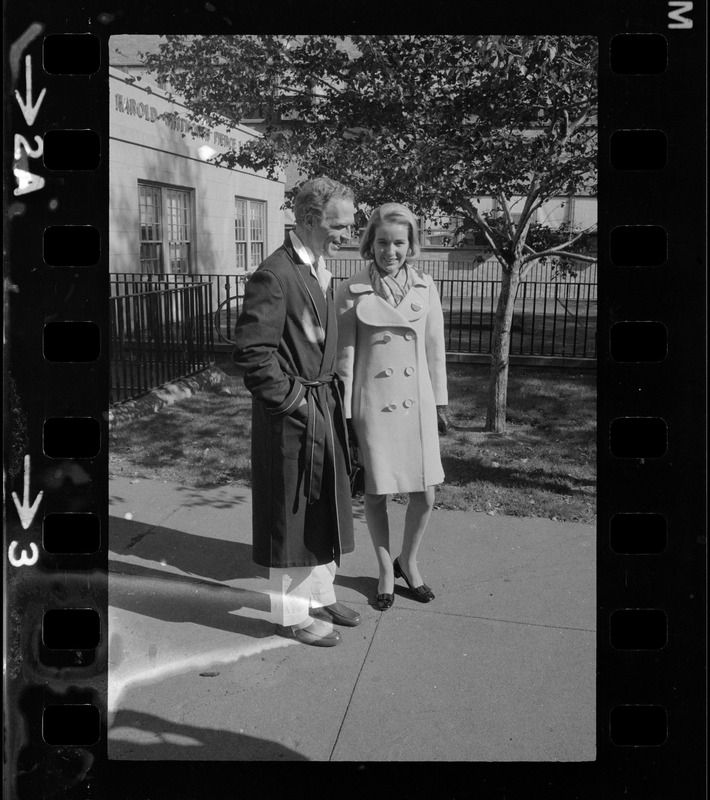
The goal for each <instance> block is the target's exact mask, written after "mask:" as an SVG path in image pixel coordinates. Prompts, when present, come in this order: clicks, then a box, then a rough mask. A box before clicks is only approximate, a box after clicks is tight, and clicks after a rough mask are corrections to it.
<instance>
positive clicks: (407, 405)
mask: <svg viewBox="0 0 710 800" xmlns="http://www.w3.org/2000/svg"><path fill="white" fill-rule="evenodd" d="M402 405H403V406H404V407H405V408H411V407H412V406H413V405H414V400H405V401H404V402H403V403H402Z"/></svg>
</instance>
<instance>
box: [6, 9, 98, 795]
mask: <svg viewBox="0 0 710 800" xmlns="http://www.w3.org/2000/svg"><path fill="white" fill-rule="evenodd" d="M6 59H7V62H9V67H10V69H9V70H6V72H9V79H8V78H6V81H7V82H8V83H10V82H11V85H10V87H9V90H8V89H7V84H6V96H7V97H9V98H10V99H11V104H12V105H11V108H12V113H11V115H8V120H9V119H11V120H12V128H11V130H10V131H8V133H9V134H10V136H11V148H8V147H7V144H8V143H7V142H6V148H5V153H6V156H7V155H11V160H10V159H7V158H6V169H5V178H6V180H5V186H6V220H7V222H6V232H7V238H6V242H7V243H8V252H9V259H6V264H5V297H4V306H5V308H4V310H5V321H4V325H5V339H4V365H5V378H6V380H5V397H4V408H5V411H6V414H5V421H6V428H5V442H4V444H5V451H4V452H5V463H4V469H5V471H6V474H5V485H8V484H9V485H10V486H11V487H12V488H13V489H14V490H15V491H12V493H11V499H10V497H8V498H7V499H8V501H9V502H8V503H6V508H5V514H6V520H5V521H6V525H5V536H6V540H5V548H4V549H5V556H6V557H5V566H4V573H5V575H4V577H5V578H6V580H5V582H4V585H5V601H6V608H8V609H9V613H8V615H7V618H6V623H7V625H8V636H7V638H6V659H7V681H6V696H5V707H6V709H12V710H13V713H12V716H11V717H10V720H9V724H8V725H7V727H6V730H7V737H6V747H7V749H6V755H7V758H8V762H10V763H12V764H13V769H14V771H15V778H14V780H15V781H16V785H15V786H10V787H9V789H10V792H11V794H10V795H8V796H13V797H14V796H36V797H45V796H51V793H52V792H53V793H57V792H59V791H60V790H62V789H68V788H70V787H71V786H74V785H79V786H80V785H81V784H82V782H83V779H84V778H85V777H86V775H87V773H88V774H91V773H90V771H91V770H92V769H93V768H94V766H95V763H96V754H97V752H99V751H100V749H101V748H102V747H103V746H104V745H103V742H104V741H105V731H106V726H105V722H104V719H105V711H104V708H105V694H106V664H107V653H108V641H107V585H106V579H107V575H106V563H107V541H106V522H107V506H108V497H107V459H106V444H107V438H108V428H107V422H106V405H107V397H108V394H107V393H108V390H109V386H108V380H107V379H108V353H107V342H108V339H107V323H106V314H105V305H106V301H105V298H106V297H108V277H107V275H108V260H107V257H108V254H107V251H106V242H105V239H104V233H105V223H104V215H105V212H106V207H107V192H106V188H105V187H107V185H108V167H107V164H106V147H107V141H108V138H107V127H108V126H107V122H106V124H105V125H104V126H103V128H102V127H101V114H100V113H97V110H96V108H95V107H93V104H94V103H96V102H97V101H99V99H100V97H101V95H102V93H103V85H104V78H103V76H102V75H101V70H100V66H101V62H102V60H103V58H102V55H101V42H100V40H99V38H98V37H96V36H93V35H90V34H83V35H65V34H64V33H56V32H53V31H51V30H48V29H46V28H45V26H44V25H43V24H42V23H39V22H33V23H31V24H29V25H28V26H27V27H26V28H24V29H23V30H22V32H21V34H20V35H19V36H18V37H17V38H15V39H14V41H12V42H11V44H10V47H9V50H8V51H7V52H6ZM6 127H10V126H9V125H7V126H6ZM8 162H9V163H8ZM8 173H9V174H8ZM8 195H9V197H8ZM8 423H9V424H8ZM13 790H14V791H15V792H17V795H15V794H14V793H12V792H13Z"/></svg>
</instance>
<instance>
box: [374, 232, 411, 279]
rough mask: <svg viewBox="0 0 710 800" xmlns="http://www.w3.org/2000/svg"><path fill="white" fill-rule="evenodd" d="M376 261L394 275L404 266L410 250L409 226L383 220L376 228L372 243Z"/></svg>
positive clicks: (384, 270)
mask: <svg viewBox="0 0 710 800" xmlns="http://www.w3.org/2000/svg"><path fill="white" fill-rule="evenodd" d="M372 251H373V253H374V254H375V263H376V264H377V266H378V267H379V268H380V269H381V270H382V271H383V272H387V273H389V274H390V275H393V274H394V273H396V272H397V270H398V269H399V268H400V267H401V266H403V264H404V262H405V260H406V258H407V253H408V252H409V226H408V225H405V224H403V223H401V222H383V223H382V224H381V225H378V226H377V228H376V230H375V239H374V241H373V243H372Z"/></svg>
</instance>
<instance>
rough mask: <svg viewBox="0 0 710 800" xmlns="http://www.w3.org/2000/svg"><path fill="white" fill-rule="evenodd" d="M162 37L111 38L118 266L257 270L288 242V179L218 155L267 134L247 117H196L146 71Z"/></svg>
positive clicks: (112, 207) (113, 231) (112, 244)
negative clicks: (211, 121)
mask: <svg viewBox="0 0 710 800" xmlns="http://www.w3.org/2000/svg"><path fill="white" fill-rule="evenodd" d="M143 40H145V41H143ZM157 40H158V37H157V36H114V37H111V40H110V52H111V58H110V66H109V92H110V96H109V104H110V132H109V141H110V145H109V160H110V171H109V248H110V270H111V272H121V273H129V272H130V273H136V272H142V273H192V274H209V273H218V274H234V273H235V272H237V273H239V272H245V271H248V270H250V269H253V268H255V267H256V266H257V265H258V264H259V263H260V262H261V261H262V260H263V259H264V257H265V256H266V255H267V254H268V253H270V252H271V251H273V250H275V249H276V248H277V247H278V246H279V245H280V244H281V243H282V242H283V233H284V212H283V210H282V208H281V206H282V205H283V202H284V185H285V179H284V178H283V176H281V177H280V179H279V180H270V179H269V178H267V177H266V175H265V173H259V172H253V171H251V170H246V169H241V168H235V169H229V168H225V167H220V166H217V165H215V164H213V163H210V158H211V157H212V156H214V155H216V154H219V153H221V152H225V151H227V150H229V149H233V148H234V147H235V146H238V145H239V143H240V142H244V141H246V140H248V139H249V138H251V137H256V136H260V135H261V134H260V133H259V132H258V131H255V130H253V129H251V128H249V127H247V126H244V125H238V126H236V127H232V128H231V129H230V128H228V127H227V126H218V127H208V126H204V125H199V124H195V123H193V122H192V121H191V120H190V119H189V115H188V112H187V109H186V108H185V107H184V106H182V105H181V104H180V103H179V102H175V101H170V100H169V99H168V96H167V92H166V91H165V90H164V88H161V87H160V86H159V85H158V84H157V83H156V82H155V81H152V80H151V79H150V78H149V77H147V76H146V75H145V71H144V68H143V66H142V64H141V59H140V56H139V51H140V50H141V49H145V50H147V49H150V46H151V45H152V46H153V47H154V46H155V43H156V41H157Z"/></svg>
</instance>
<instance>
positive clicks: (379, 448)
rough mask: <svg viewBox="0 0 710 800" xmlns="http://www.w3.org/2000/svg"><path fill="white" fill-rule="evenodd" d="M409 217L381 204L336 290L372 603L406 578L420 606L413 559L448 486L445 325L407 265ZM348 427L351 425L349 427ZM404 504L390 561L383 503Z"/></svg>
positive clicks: (422, 594) (430, 287)
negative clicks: (405, 498)
mask: <svg viewBox="0 0 710 800" xmlns="http://www.w3.org/2000/svg"><path fill="white" fill-rule="evenodd" d="M419 251H420V248H419V236H418V232H417V223H416V219H415V218H414V215H413V214H412V213H411V211H409V210H408V209H407V208H405V207H404V206H402V205H400V204H399V203H385V204H384V205H382V206H380V207H379V208H378V209H377V210H376V211H375V212H374V213H373V214H372V216H371V217H370V220H369V222H368V224H367V228H366V229H365V235H364V237H363V240H362V244H361V246H360V254H361V255H362V257H363V258H365V259H368V260H370V261H371V263H370V264H368V266H366V267H365V268H364V269H361V270H360V271H359V272H357V273H355V274H354V275H352V276H351V277H350V278H348V279H347V280H346V281H344V282H343V283H341V285H340V286H339V287H338V291H337V295H336V298H335V305H336V309H337V312H338V366H337V370H338V374H339V375H340V377H341V378H342V380H343V382H344V385H345V396H344V403H345V415H346V417H347V418H348V420H349V425H350V426H351V429H352V430H353V431H354V435H355V439H356V442H357V445H358V449H359V451H360V460H361V462H362V464H363V467H364V469H365V519H366V521H367V526H368V529H369V531H370V536H371V538H372V543H373V545H374V547H375V553H376V555H377V561H378V565H379V570H380V576H379V582H378V587H377V598H376V602H377V605H378V607H379V608H380V609H381V610H385V609H387V608H390V606H391V605H392V603H393V602H394V582H395V579H396V578H403V579H404V580H405V582H406V583H407V585H408V586H409V588H410V589H411V590H412V591H413V593H414V596H415V597H416V598H417V599H418V600H420V601H421V602H424V603H428V602H429V601H430V600H433V599H434V593H433V592H432V591H431V589H430V588H429V587H428V586H426V584H425V583H424V581H423V580H422V577H421V574H420V572H419V568H418V566H417V550H418V549H419V545H420V543H421V540H422V537H423V535H424V531H425V529H426V526H427V523H428V521H429V517H430V515H431V510H432V507H433V505H434V486H435V485H436V484H438V483H441V482H442V481H443V480H444V471H443V469H442V466H441V457H440V455H439V437H438V430H437V428H438V423H437V406H438V407H439V413H440V417H441V419H442V420H444V421H445V417H446V414H445V406H446V404H447V402H448V398H447V390H446V360H445V353H444V318H443V314H442V311H441V303H440V301H439V295H438V294H437V291H436V287H435V286H434V282H433V280H432V279H431V278H430V277H429V275H426V274H425V273H424V272H421V271H420V270H418V269H416V268H415V267H414V266H412V264H411V263H409V261H408V259H413V258H415V257H416V256H418V255H419ZM350 420H351V422H350ZM395 493H397V494H408V495H409V502H408V505H407V513H406V516H405V523H404V535H403V540H402V550H401V552H400V554H399V556H398V557H397V558H395V559H394V561H393V560H392V557H391V554H390V541H389V519H388V516H387V495H388V494H395Z"/></svg>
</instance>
